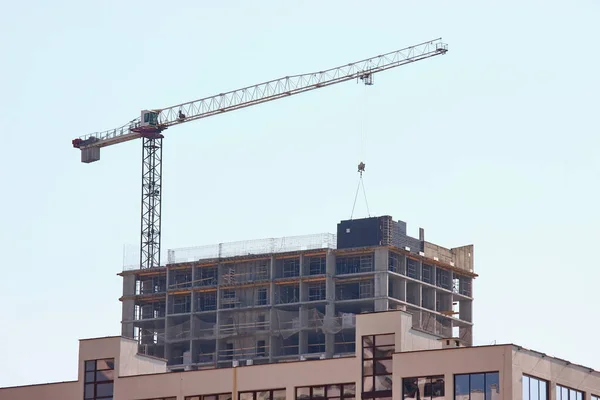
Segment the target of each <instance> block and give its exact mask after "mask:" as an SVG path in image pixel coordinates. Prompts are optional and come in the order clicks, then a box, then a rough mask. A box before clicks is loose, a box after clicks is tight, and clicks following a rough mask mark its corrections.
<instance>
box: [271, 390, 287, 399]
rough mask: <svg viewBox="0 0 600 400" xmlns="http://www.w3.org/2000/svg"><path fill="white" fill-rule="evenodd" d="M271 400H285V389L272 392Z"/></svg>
mask: <svg viewBox="0 0 600 400" xmlns="http://www.w3.org/2000/svg"><path fill="white" fill-rule="evenodd" d="M273 400H285V389H282V390H274V391H273Z"/></svg>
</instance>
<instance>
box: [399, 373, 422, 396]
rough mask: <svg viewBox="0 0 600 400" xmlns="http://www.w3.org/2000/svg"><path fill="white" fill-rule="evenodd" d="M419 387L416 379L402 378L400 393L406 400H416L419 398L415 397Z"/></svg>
mask: <svg viewBox="0 0 600 400" xmlns="http://www.w3.org/2000/svg"><path fill="white" fill-rule="evenodd" d="M418 391H419V386H417V378H404V379H402V393H403V397H404V399H406V400H416V399H417V398H418V397H419V396H418V395H417V393H418Z"/></svg>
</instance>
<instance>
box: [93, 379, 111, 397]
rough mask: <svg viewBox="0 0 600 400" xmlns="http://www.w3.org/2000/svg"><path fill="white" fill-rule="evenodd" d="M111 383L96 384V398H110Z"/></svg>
mask: <svg viewBox="0 0 600 400" xmlns="http://www.w3.org/2000/svg"><path fill="white" fill-rule="evenodd" d="M112 394H113V383H112V382H110V383H98V384H96V397H102V396H112Z"/></svg>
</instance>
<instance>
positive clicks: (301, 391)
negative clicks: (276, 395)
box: [296, 387, 310, 399]
mask: <svg viewBox="0 0 600 400" xmlns="http://www.w3.org/2000/svg"><path fill="white" fill-rule="evenodd" d="M309 398H310V387H299V388H296V399H309Z"/></svg>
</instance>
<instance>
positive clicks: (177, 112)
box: [72, 38, 448, 268]
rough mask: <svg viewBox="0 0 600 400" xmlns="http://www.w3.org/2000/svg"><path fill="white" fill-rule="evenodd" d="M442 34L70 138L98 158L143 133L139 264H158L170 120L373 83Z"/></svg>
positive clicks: (427, 51)
mask: <svg viewBox="0 0 600 400" xmlns="http://www.w3.org/2000/svg"><path fill="white" fill-rule="evenodd" d="M447 51H448V46H447V45H446V44H445V43H443V42H442V41H441V38H439V39H435V40H431V41H428V42H424V43H420V44H417V45H414V46H410V47H407V48H404V49H400V50H396V51H392V52H390V53H386V54H382V55H379V56H376V57H372V58H367V59H364V60H361V61H357V62H353V63H350V64H347V65H343V66H340V67H336V68H331V69H328V70H324V71H319V72H313V73H309V74H302V75H293V76H286V77H284V78H280V79H275V80H272V81H268V82H264V83H260V84H258V85H254V86H248V87H245V88H242V89H237V90H233V91H230V92H227V93H220V94H218V95H215V96H211V97H205V98H202V99H199V100H194V101H190V102H187V103H181V104H177V105H174V106H171V107H167V108H160V109H153V110H143V111H142V112H141V116H140V117H139V118H135V119H133V120H131V121H130V122H128V123H126V124H124V125H122V126H120V127H118V128H116V129H111V130H108V131H104V132H95V133H92V134H89V135H85V136H81V137H79V138H77V139H74V140H73V141H72V144H73V147H75V148H78V149H80V150H81V161H82V162H84V163H91V162H94V161H98V160H100V148H101V147H105V146H110V145H114V144H117V143H122V142H127V141H130V140H134V139H139V138H143V139H144V140H143V146H142V149H143V153H142V159H143V163H142V231H141V239H140V243H141V245H140V246H141V249H140V250H141V253H140V254H141V256H140V265H141V268H152V267H157V266H160V229H161V228H160V227H161V223H160V211H161V197H162V196H161V195H162V177H161V176H162V139H163V135H162V132H163V131H164V130H165V129H167V128H169V127H171V126H174V125H178V124H182V123H185V122H189V121H194V120H197V119H201V118H206V117H210V116H213V115H218V114H222V113H225V112H228V111H233V110H237V109H240V108H244V107H249V106H252V105H255V104H260V103H265V102H267V101H272V100H276V99H280V98H283V97H288V96H291V95H294V94H298V93H303V92H307V91H310V90H314V89H318V88H322V87H325V86H330V85H333V84H336V83H340V82H345V81H349V80H353V79H361V80H362V81H363V82H364V83H365V84H367V85H371V84H372V83H373V80H372V78H373V74H375V73H377V72H381V71H385V70H387V69H391V68H395V67H399V66H401V65H404V64H409V63H412V62H415V61H419V60H423V59H426V58H430V57H434V56H437V55H442V54H445V53H446V52H447Z"/></svg>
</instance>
